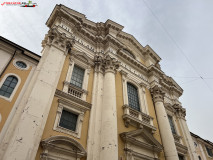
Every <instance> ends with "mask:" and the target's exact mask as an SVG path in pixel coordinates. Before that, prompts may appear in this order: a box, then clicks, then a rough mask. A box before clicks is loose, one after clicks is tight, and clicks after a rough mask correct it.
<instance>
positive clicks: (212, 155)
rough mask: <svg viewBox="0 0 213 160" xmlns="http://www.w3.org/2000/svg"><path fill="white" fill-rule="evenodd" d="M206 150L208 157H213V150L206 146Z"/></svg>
mask: <svg viewBox="0 0 213 160" xmlns="http://www.w3.org/2000/svg"><path fill="white" fill-rule="evenodd" d="M206 150H207V153H208V155H209V156H210V157H213V153H212V149H210V148H208V147H207V146H206Z"/></svg>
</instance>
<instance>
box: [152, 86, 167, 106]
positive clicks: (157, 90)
mask: <svg viewBox="0 0 213 160" xmlns="http://www.w3.org/2000/svg"><path fill="white" fill-rule="evenodd" d="M151 94H152V98H153V101H154V102H155V103H156V102H164V96H165V93H164V92H163V91H162V88H161V87H159V86H157V85H156V86H154V87H153V88H151Z"/></svg>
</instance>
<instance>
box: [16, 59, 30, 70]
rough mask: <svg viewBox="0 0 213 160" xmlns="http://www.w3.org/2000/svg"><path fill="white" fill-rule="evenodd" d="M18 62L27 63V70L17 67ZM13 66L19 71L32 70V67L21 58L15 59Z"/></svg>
mask: <svg viewBox="0 0 213 160" xmlns="http://www.w3.org/2000/svg"><path fill="white" fill-rule="evenodd" d="M18 61H21V62H23V63H25V64H26V65H27V66H26V68H21V67H19V66H17V64H16V62H18ZM13 65H14V66H15V67H16V68H17V69H20V70H28V69H29V68H30V65H29V64H28V63H27V62H26V61H25V60H23V59H21V58H16V59H14V60H13Z"/></svg>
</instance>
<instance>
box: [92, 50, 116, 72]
mask: <svg viewBox="0 0 213 160" xmlns="http://www.w3.org/2000/svg"><path fill="white" fill-rule="evenodd" d="M94 63H95V71H96V72H102V73H106V72H113V73H116V71H117V70H118V68H119V67H120V62H119V61H118V60H116V59H115V58H112V57H110V55H109V54H105V55H103V56H102V55H100V54H96V55H95V57H94Z"/></svg>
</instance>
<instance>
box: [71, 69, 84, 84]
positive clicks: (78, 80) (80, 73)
mask: <svg viewBox="0 0 213 160" xmlns="http://www.w3.org/2000/svg"><path fill="white" fill-rule="evenodd" d="M83 80H84V69H82V68H80V67H78V66H76V65H75V66H74V68H73V72H72V77H71V82H70V83H71V84H72V85H74V86H76V87H79V88H82V84H83Z"/></svg>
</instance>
